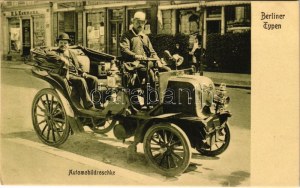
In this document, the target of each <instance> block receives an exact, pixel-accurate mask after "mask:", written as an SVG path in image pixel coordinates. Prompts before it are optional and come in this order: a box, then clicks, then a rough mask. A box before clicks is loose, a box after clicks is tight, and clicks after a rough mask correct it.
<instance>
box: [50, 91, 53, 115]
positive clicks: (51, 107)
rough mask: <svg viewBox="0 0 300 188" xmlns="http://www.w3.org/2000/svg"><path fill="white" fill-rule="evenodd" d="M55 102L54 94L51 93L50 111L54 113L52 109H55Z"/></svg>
mask: <svg viewBox="0 0 300 188" xmlns="http://www.w3.org/2000/svg"><path fill="white" fill-rule="evenodd" d="M53 102H54V96H53V95H51V105H50V113H52V110H53Z"/></svg>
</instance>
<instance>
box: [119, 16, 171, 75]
mask: <svg viewBox="0 0 300 188" xmlns="http://www.w3.org/2000/svg"><path fill="white" fill-rule="evenodd" d="M146 23H147V21H146V14H145V13H144V12H141V11H138V12H136V13H135V14H134V16H133V19H132V29H130V30H129V31H128V32H126V33H124V34H123V35H122V37H121V42H120V48H121V54H122V57H123V58H124V60H125V61H127V62H132V63H131V65H133V66H135V67H137V68H139V69H141V68H145V65H144V64H142V63H140V61H137V60H143V59H145V58H147V57H151V58H155V59H157V64H158V67H159V68H160V69H162V70H163V71H170V70H171V69H170V68H169V67H167V66H165V65H164V64H162V62H161V61H160V59H159V57H158V56H157V53H156V52H155V50H154V49H153V46H152V44H151V42H150V40H149V37H148V36H147V35H146V34H144V33H143V31H144V27H145V24H146ZM149 68H150V71H149V74H150V79H151V80H150V81H154V80H155V77H154V73H153V70H151V68H153V63H152V62H149Z"/></svg>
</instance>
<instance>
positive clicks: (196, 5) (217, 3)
mask: <svg viewBox="0 0 300 188" xmlns="http://www.w3.org/2000/svg"><path fill="white" fill-rule="evenodd" d="M250 3H251V1H210V2H205V1H199V3H187V4H177V5H159V6H158V10H170V9H186V8H197V9H199V8H200V7H203V6H206V7H212V6H228V5H242V4H250Z"/></svg>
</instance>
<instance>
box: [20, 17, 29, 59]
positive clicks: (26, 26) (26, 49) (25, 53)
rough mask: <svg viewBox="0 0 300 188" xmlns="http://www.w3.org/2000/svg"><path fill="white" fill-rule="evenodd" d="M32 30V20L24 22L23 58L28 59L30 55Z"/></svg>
mask: <svg viewBox="0 0 300 188" xmlns="http://www.w3.org/2000/svg"><path fill="white" fill-rule="evenodd" d="M30 32H31V28H30V19H24V20H22V48H23V52H22V56H23V57H27V56H29V55H30V49H31V34H30Z"/></svg>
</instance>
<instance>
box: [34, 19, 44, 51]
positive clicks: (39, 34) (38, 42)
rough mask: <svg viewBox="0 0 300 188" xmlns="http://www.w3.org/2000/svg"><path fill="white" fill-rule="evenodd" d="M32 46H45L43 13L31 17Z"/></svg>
mask: <svg viewBox="0 0 300 188" xmlns="http://www.w3.org/2000/svg"><path fill="white" fill-rule="evenodd" d="M33 46H34V47H38V46H45V17H44V16H43V15H41V16H35V17H34V18H33Z"/></svg>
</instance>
